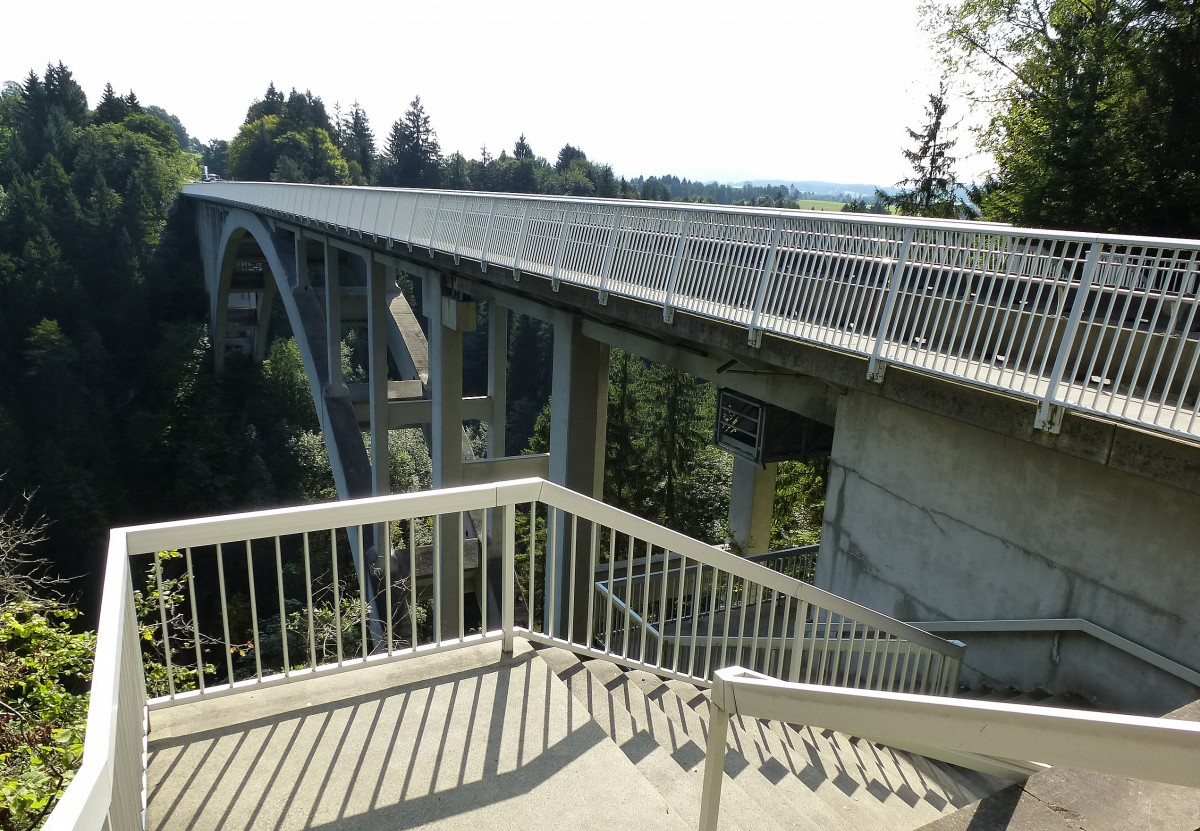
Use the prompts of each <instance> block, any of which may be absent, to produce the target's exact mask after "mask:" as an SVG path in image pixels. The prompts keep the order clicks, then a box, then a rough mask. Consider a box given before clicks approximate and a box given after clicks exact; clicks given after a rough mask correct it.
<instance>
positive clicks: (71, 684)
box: [0, 600, 96, 831]
mask: <svg viewBox="0 0 1200 831" xmlns="http://www.w3.org/2000/svg"><path fill="white" fill-rule="evenodd" d="M78 614H79V613H78V612H75V611H73V610H71V609H69V608H67V607H65V606H63V605H60V604H58V603H56V602H53V601H45V600H42V601H36V600H21V601H17V602H11V603H6V604H5V605H4V606H2V607H0V702H2V703H0V828H4V829H6V831H7V829H32V828H36V827H38V826H39V825H40V823H41V820H42V819H44V818H45V816H46V815H47V814H48V813H49V812H50V810H52V809H53V807H54V804H55V803H56V802H57V800H58V798H59V797H60V796H62V793H63V791H64V790H65V789H66V787H67V785H68V784H69V782H70V780H71V777H72V776H73V774H74V771H75V768H76V767H78V765H79V761H80V759H81V758H82V755H83V731H84V726H85V724H86V721H87V700H88V697H87V687H88V684H89V683H90V681H91V670H92V659H93V655H94V653H95V649H96V642H95V636H94V635H93V634H91V633H82V634H79V633H76V632H74V631H73V630H72V627H71V625H70V621H71V620H73V619H74V618H76V617H78Z"/></svg>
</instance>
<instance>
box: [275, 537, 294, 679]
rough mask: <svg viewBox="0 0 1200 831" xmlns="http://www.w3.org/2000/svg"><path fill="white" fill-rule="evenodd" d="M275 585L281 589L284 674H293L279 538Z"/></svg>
mask: <svg viewBox="0 0 1200 831" xmlns="http://www.w3.org/2000/svg"><path fill="white" fill-rule="evenodd" d="M275 583H276V587H277V588H278V589H279V636H280V639H281V640H282V641H283V672H284V674H285V675H291V674H292V659H291V656H290V655H289V654H288V632H287V604H286V603H285V602H284V599H283V555H282V553H281V552H280V550H279V537H275Z"/></svg>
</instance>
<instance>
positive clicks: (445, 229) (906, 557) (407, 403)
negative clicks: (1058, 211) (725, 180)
mask: <svg viewBox="0 0 1200 831" xmlns="http://www.w3.org/2000/svg"><path fill="white" fill-rule="evenodd" d="M184 198H185V199H186V200H187V202H188V203H189V206H190V208H191V210H193V211H194V214H195V220H196V226H197V229H198V233H199V236H200V250H201V255H202V257H203V259H204V272H205V279H206V281H207V284H208V289H209V296H210V298H211V301H212V304H211V315H212V319H211V326H212V332H213V335H214V341H215V343H216V344H217V346H218V348H217V360H218V363H220V361H221V360H223V355H224V351H225V348H228V347H234V346H236V347H240V348H242V349H245V350H247V351H248V352H250V353H251V354H254V355H256V356H257V357H259V358H261V357H262V355H263V351H264V350H265V348H266V334H267V331H266V327H267V324H268V320H269V316H270V312H271V309H272V307H273V306H274V305H275V304H282V306H283V307H284V309H285V311H286V313H287V316H288V319H289V320H290V322H291V325H292V328H293V330H294V331H295V333H296V335H297V339H298V341H299V343H300V348H301V353H302V355H303V358H304V365H305V369H306V371H307V373H308V377H309V382H310V384H311V386H312V388H313V391H314V398H315V400H316V402H317V409H318V415H319V418H320V422H321V426H322V430H323V432H324V436H325V441H326V444H327V446H328V448H329V454H330V459H331V461H332V462H333V467H334V471H335V479H336V483H337V488H338V492H339V494H340V495H341V496H342V497H343V498H350V497H357V496H367V495H380V494H385V493H387V492H388V491H389V482H388V481H387V458H386V448H387V440H386V436H387V431H388V430H391V429H396V428H399V427H407V426H421V427H424V428H426V430H427V432H428V435H429V440H430V445H431V455H432V458H433V466H434V486H435V487H438V488H444V487H453V486H456V485H471V484H479V483H486V482H498V481H503V480H509V479H514V478H518V477H522V476H531V475H533V476H544V477H545V478H547V479H549V480H550V481H552V482H554V483H556V484H559V485H563V486H566V487H568V488H571V489H573V490H575V491H578V492H581V493H583V494H585V495H588V496H593V497H597V498H598V497H599V496H600V495H601V494H600V489H601V483H602V481H603V444H604V428H605V413H606V399H607V367H608V352H609V349H610V348H611V347H613V346H618V347H621V348H624V349H628V350H630V351H632V352H635V353H637V354H640V355H642V356H644V357H647V358H650V359H653V360H656V361H660V362H663V363H667V364H670V365H672V366H675V367H678V368H680V369H684V370H686V371H688V372H690V373H692V374H694V375H697V376H699V377H702V378H706V379H708V380H710V381H712V382H714V383H716V384H717V385H719V387H721V388H722V390H723V391H724V393H725V395H724V396H723V398H722V405H723V406H722V410H721V417H720V429H719V432H720V434H721V436H722V439H723V445H724V446H726V447H727V448H728V449H730V450H732V451H733V452H735V453H736V454H738V455H737V456H736V459H737V461H736V462H735V477H736V482H735V488H734V492H735V499H734V502H735V504H733V505H731V526H732V528H733V530H734V536H735V538H736V539H737V541H738V543H739V544H740V545H741V546H742V548H743V549H744V550H746V551H751V552H753V551H757V550H761V549H762V548H763V547H764V544H765V533H764V527H768V528H769V524H768V523H769V515H770V501H771V496H772V495H773V485H774V478H773V477H774V465H773V463H772V459H773V458H778V451H779V448H780V447H781V446H782V447H784V451H783V452H784V453H788V452H790V453H803V452H806V451H808V452H813V451H814V450H815V448H817V447H818V446H819V444H820V442H821V441H822V440H823V438H822V437H824V439H825V440H827V439H828V434H829V431H830V428H832V443H831V445H830V446H828V447H827V448H826V452H828V453H829V455H830V459H831V464H830V481H829V483H828V493H827V500H826V514H825V518H824V526H823V534H822V542H821V551H820V556H819V559H818V570H817V576H816V582H817V584H818V585H819V586H821V587H822V588H825V589H828V590H830V591H832V592H835V593H837V594H840V595H842V596H843V597H846V598H849V599H851V600H854V601H856V602H858V603H861V604H863V605H865V606H869V607H872V608H874V609H877V610H879V611H882V612H884V613H886V614H889V615H892V616H894V617H897V618H900V619H902V620H910V621H941V622H942V623H943V628H944V629H945V630H946V631H954V626H955V625H958V623H957V622H961V625H962V626H963V627H966V626H967V622H969V621H997V620H999V621H1014V620H1018V621H1043V622H1044V621H1048V620H1049V621H1053V620H1067V621H1076V620H1082V621H1087V622H1089V624H1090V625H1093V626H1097V627H1100V628H1102V629H1103V630H1104V631H1107V632H1110V633H1116V636H1118V637H1119V638H1120V639H1123V640H1124V641H1127V642H1129V643H1131V644H1133V645H1134V646H1138V647H1142V648H1146V649H1151V650H1152V651H1153V652H1155V653H1157V654H1158V655H1159V656H1160V657H1161V658H1162V660H1163V661H1166V662H1167V663H1169V664H1171V665H1172V666H1176V665H1177V666H1180V667H1183V668H1185V669H1186V670H1187V671H1188V672H1192V674H1193V675H1194V669H1195V668H1196V666H1197V665H1198V664H1200V662H1198V661H1197V660H1196V658H1195V655H1194V651H1193V646H1192V645H1193V644H1194V643H1196V642H1197V640H1198V639H1200V612H1198V611H1197V608H1198V607H1197V604H1195V603H1194V598H1193V594H1192V590H1191V588H1190V587H1191V586H1194V584H1195V582H1194V581H1195V578H1196V576H1197V574H1198V573H1200V546H1198V545H1197V543H1196V540H1197V539H1200V418H1198V416H1200V365H1198V363H1200V299H1198V297H1197V288H1198V284H1200V242H1198V241H1194V240H1177V239H1155V238H1135V237H1120V236H1106V235H1083V234H1071V233H1066V232H1057V231H1045V230H1031V229H1018V228H1011V227H1008V226H1004V225H996V224H987V223H971V222H956V221H932V220H911V219H905V218H899V217H878V216H870V217H868V216H863V215H853V214H830V213H822V212H805V211H786V210H763V209H752V208H744V209H742V208H730V207H723V206H702V205H677V204H668V203H646V202H623V201H622V202H618V201H606V200H597V199H571V198H547V197H532V196H513V195H502V194H483V193H459V192H451V191H412V190H391V189H380V188H351V187H331V186H317V185H290V184H259V183H224V182H213V183H197V184H193V185H189V186H186V187H185V189H184ZM401 274H403V275H406V276H407V277H408V278H410V279H411V280H412V282H413V283H414V284H415V285H416V286H418V287H419V289H420V293H421V296H420V304H419V306H420V312H421V314H422V315H423V316H424V317H425V318H426V320H427V325H426V326H425V327H424V328H423V327H422V326H421V325H420V322H419V321H418V319H417V317H416V315H415V314H414V311H413V309H412V308H411V307H410V305H409V303H408V301H407V300H406V299H405V297H404V295H403V294H402V293H401V292H400V290H399V289H398V287H397V277H398V276H399V275H401ZM479 302H484V303H488V304H491V308H493V309H499V310H511V311H513V312H516V313H521V314H528V315H531V316H534V317H537V318H540V319H542V320H546V321H549V322H551V323H552V324H553V331H554V339H553V342H554V346H553V348H554V354H553V391H552V398H553V413H552V422H551V438H550V452H549V454H548V455H547V456H540V457H520V458H504V457H503V442H504V426H505V425H504V413H505V409H506V407H505V397H504V380H505V377H506V374H507V373H508V372H510V371H513V367H510V366H508V365H507V364H508V358H507V352H508V350H507V331H506V324H505V320H506V315H503V314H495V313H493V314H489V316H488V318H489V331H488V340H489V344H490V348H489V357H488V379H489V381H488V392H487V395H485V396H482V397H474V398H464V397H463V395H462V376H463V363H462V361H463V351H462V338H463V332H464V331H465V330H469V329H471V328H473V327H474V326H475V322H476V308H475V304H476V303H479ZM348 326H358V327H361V328H362V330H363V331H364V333H365V337H366V342H367V343H368V345H369V351H368V353H369V356H370V358H369V366H368V380H367V381H366V383H365V384H362V385H357V386H356V385H351V384H347V383H346V382H345V379H344V378H343V377H342V369H341V349H340V342H341V339H342V335H343V333H344V331H345V329H346V327H348ZM517 371H519V368H517ZM468 419H479V420H481V421H484V422H487V424H488V426H489V433H488V436H489V448H488V454H487V457H486V458H484V459H479V460H474V459H469V458H466V459H465V458H464V452H463V450H464V447H463V430H462V425H463V421H464V420H468ZM364 431H365V432H366V433H367V434H368V435H369V436H370V443H369V448H368V444H367V443H365V442H364V441H363V433H364ZM773 454H775V455H773ZM476 521H478V522H480V523H482V522H486V521H487V520H486V518H484V517H482V516H480V517H478V518H477V520H476ZM466 522H467V523H468V525H469V524H470V522H471V520H470V519H469V518H468V520H466ZM560 530H561V529H560ZM443 533H444V534H449V535H452V536H451V537H450V538H455V537H457V538H462V537H463V536H464V535H470V533H471V529H470V528H466V529H464V528H461V527H457V526H447V527H446V528H444V529H443ZM561 533H567V532H566V531H561ZM374 538H375V536H374V532H372V533H369V534H367V535H366V536H365V538H364V541H363V544H362V551H359V550H358V549H356V554H355V556H356V558H357V560H358V561H361V558H362V557H363V556H367V557H368V564H371V563H374V564H375V566H376V571H378V562H379V560H378V558H377V557H373V556H372V554H371V549H372V548H373V547H376V546H374ZM583 542H586V541H583ZM583 547H585V548H586V544H585V545H584V546H583ZM567 548H569V547H568V546H562V547H560V550H566V549H567ZM560 565H561V566H563V567H562V568H560V569H559V571H558V574H560V575H565V573H566V566H567V565H568V564H567V563H565V562H564V563H562V564H560ZM464 588H465V587H464V586H459V585H443V586H442V587H441V589H440V590H441V592H442V597H443V600H444V602H445V603H447V604H458V603H460V602H461V598H462V596H463V591H464ZM494 608H498V605H497V606H495V607H494ZM550 611H551V612H552V613H553V610H550ZM450 617H451V618H453V615H451V616H450ZM459 617H460V619H461V615H460V616H459ZM947 622H949V623H947ZM1064 631H1066V630H1064V629H1062V628H1061V627H1060V628H1059V629H1053V628H1052V627H1046V626H1043V627H1042V628H1041V629H1036V627H1035V628H1027V629H1025V630H1023V631H1022V634H1020V636H1019V637H1017V636H1013V635H1011V634H1008V635H1001V634H996V633H993V634H994V635H995V638H994V648H993V649H990V650H989V649H988V648H985V649H982V650H980V652H979V653H978V654H979V656H980V657H979V658H978V665H977V666H975V667H974V668H973V670H972V671H976V672H978V673H979V674H980V677H992V678H994V677H998V676H999V675H1000V674H1001V673H1000V670H999V667H1001V666H1002V665H1003V666H1005V667H1006V670H1005V671H1006V672H1008V673H1009V676H1008V677H1012V678H1027V679H1029V680H1031V681H1040V680H1044V679H1045V678H1052V679H1058V680H1060V681H1061V682H1062V683H1063V684H1065V685H1072V684H1073V685H1076V686H1079V685H1083V686H1086V685H1087V684H1091V683H1094V682H1093V681H1087V680H1086V679H1085V676H1087V677H1092V678H1094V677H1095V675H1096V673H1097V669H1096V667H1101V669H1100V670H1099V674H1101V675H1104V676H1105V677H1106V678H1108V680H1106V681H1105V685H1106V694H1107V695H1109V696H1110V700H1111V701H1113V702H1114V703H1116V704H1125V703H1130V702H1140V703H1141V706H1146V702H1154V706H1156V705H1157V704H1158V703H1162V704H1164V705H1176V706H1177V704H1178V703H1182V701H1183V700H1184V699H1186V700H1190V698H1188V696H1189V695H1190V696H1191V698H1194V697H1196V695H1197V694H1200V693H1197V686H1196V684H1195V683H1192V682H1190V681H1187V680H1184V677H1191V676H1187V675H1186V673H1185V676H1184V677H1181V676H1180V675H1179V674H1178V673H1176V674H1171V673H1152V674H1151V675H1146V676H1143V674H1141V673H1140V671H1138V673H1135V674H1134V675H1131V673H1130V672H1129V671H1128V669H1129V666H1131V665H1130V664H1127V663H1126V662H1127V661H1129V660H1133V659H1130V658H1129V657H1128V656H1129V652H1128V651H1127V650H1126V651H1121V650H1117V651H1116V652H1113V650H1112V649H1110V648H1109V647H1110V646H1111V644H1109V645H1108V646H1105V645H1103V644H1101V645H1099V646H1097V645H1096V644H1094V643H1092V641H1088V640H1085V639H1082V638H1080V639H1076V638H1074V636H1073V635H1069V634H1064ZM1070 631H1072V632H1081V631H1083V629H1082V627H1075V628H1074V629H1071V630H1070ZM1038 633H1041V634H1038ZM1014 639H1016V640H1020V641H1022V648H1023V651H1022V652H1021V654H1022V655H1024V656H1026V657H1023V658H1021V659H1020V661H1017V662H1016V663H1014V655H1015V654H1016V653H1015V652H1014V647H1013V642H1014ZM1092 640H1095V639H1092ZM1065 652H1073V653H1074V654H1075V655H1076V656H1077V660H1075V661H1065V660H1064V659H1063V655H1064V654H1065ZM1068 664H1069V665H1070V666H1071V667H1076V668H1071V669H1068V668H1067V666H1068ZM1085 664H1086V665H1088V666H1089V667H1090V670H1089V671H1088V672H1086V673H1085V672H1084V671H1083V670H1081V669H1077V667H1079V666H1082V665H1085ZM1089 673H1090V675H1089ZM1196 678H1197V679H1200V676H1196ZM1151 708H1153V707H1151Z"/></svg>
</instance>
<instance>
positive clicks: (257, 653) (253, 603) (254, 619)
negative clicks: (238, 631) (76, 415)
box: [246, 540, 262, 681]
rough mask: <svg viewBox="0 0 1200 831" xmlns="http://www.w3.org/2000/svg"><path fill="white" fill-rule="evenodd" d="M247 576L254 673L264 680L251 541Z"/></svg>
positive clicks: (247, 553)
mask: <svg viewBox="0 0 1200 831" xmlns="http://www.w3.org/2000/svg"><path fill="white" fill-rule="evenodd" d="M246 575H247V577H248V580H249V583H250V627H251V631H252V632H253V633H254V645H253V646H254V672H255V677H256V678H257V679H258V680H259V681H261V680H262V649H261V648H260V646H261V644H262V641H261V640H260V639H259V637H258V597H257V594H258V593H257V592H256V591H255V590H254V559H253V558H252V557H251V556H250V540H246Z"/></svg>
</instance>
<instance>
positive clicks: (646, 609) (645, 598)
mask: <svg viewBox="0 0 1200 831" xmlns="http://www.w3.org/2000/svg"><path fill="white" fill-rule="evenodd" d="M653 559H654V546H652V545H651V544H650V543H649V542H647V543H646V568H645V569H643V570H642V627H641V628H642V638H641V645H640V651H639V652H638V660H639V661H641V662H642V663H643V664H644V663H646V637H647V635H648V634H649V633H648V632H647V631H646V630H647V629H649V628H650V627H649V623H650V590H651V586H652V583H651V582H650V563H651V561H652V560H653Z"/></svg>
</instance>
